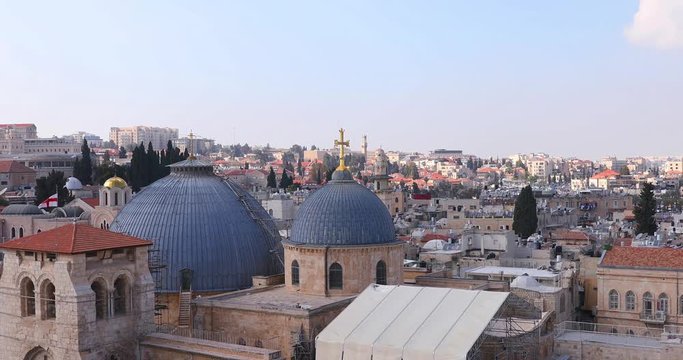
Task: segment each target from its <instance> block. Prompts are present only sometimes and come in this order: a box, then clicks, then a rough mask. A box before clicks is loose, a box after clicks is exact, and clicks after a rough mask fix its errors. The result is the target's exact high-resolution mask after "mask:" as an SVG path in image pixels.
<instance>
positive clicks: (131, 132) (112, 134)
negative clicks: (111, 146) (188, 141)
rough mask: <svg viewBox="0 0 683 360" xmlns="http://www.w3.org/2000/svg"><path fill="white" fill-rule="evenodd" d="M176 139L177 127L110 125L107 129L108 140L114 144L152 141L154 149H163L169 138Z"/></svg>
mask: <svg viewBox="0 0 683 360" xmlns="http://www.w3.org/2000/svg"><path fill="white" fill-rule="evenodd" d="M177 139H178V129H175V128H167V127H166V128H162V127H154V126H130V127H112V128H111V129H110V130H109V140H110V141H113V142H114V143H115V144H116V146H127V145H130V144H136V145H137V144H140V143H144V144H145V146H147V144H149V143H150V142H151V143H152V146H153V147H154V148H155V149H164V148H166V144H167V143H168V141H169V140H171V141H173V140H177Z"/></svg>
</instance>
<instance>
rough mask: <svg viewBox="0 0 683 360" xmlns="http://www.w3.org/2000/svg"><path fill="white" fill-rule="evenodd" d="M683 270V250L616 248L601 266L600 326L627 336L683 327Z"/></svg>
mask: <svg viewBox="0 0 683 360" xmlns="http://www.w3.org/2000/svg"><path fill="white" fill-rule="evenodd" d="M681 270H683V249H676V248H645V247H622V246H615V247H613V248H612V249H611V250H609V251H607V253H606V254H605V255H604V256H603V258H602V260H601V261H600V263H599V264H598V270H597V277H598V284H597V288H598V305H597V320H598V322H599V323H601V324H609V325H614V326H615V329H620V328H622V327H623V331H626V332H628V331H633V332H635V330H631V328H633V329H635V328H638V329H645V330H646V331H649V330H647V329H657V330H659V331H661V330H662V327H663V326H664V325H678V326H680V325H683V289H682V288H681V287H680V283H681V282H682V281H683V275H682V274H681ZM626 327H628V329H627V328H626ZM617 331H618V330H617ZM636 335H643V334H636Z"/></svg>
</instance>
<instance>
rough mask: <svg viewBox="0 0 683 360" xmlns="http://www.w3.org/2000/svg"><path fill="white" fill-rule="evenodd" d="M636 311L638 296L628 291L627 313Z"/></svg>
mask: <svg viewBox="0 0 683 360" xmlns="http://www.w3.org/2000/svg"><path fill="white" fill-rule="evenodd" d="M635 310H636V294H634V293H633V291H630V290H629V291H628V292H627V293H626V311H635Z"/></svg>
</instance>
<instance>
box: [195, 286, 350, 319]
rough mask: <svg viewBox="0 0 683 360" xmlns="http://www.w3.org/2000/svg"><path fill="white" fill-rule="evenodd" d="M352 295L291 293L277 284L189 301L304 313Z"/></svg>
mask: <svg viewBox="0 0 683 360" xmlns="http://www.w3.org/2000/svg"><path fill="white" fill-rule="evenodd" d="M355 298H356V297H355V296H331V297H324V296H316V295H306V294H301V293H295V292H291V291H289V290H287V289H286V288H285V286H284V285H277V286H271V287H264V288H250V289H246V290H240V291H235V292H229V293H225V294H219V295H213V296H206V297H201V298H197V299H194V300H193V302H194V303H195V304H197V306H207V307H219V308H227V309H242V310H252V311H266V312H269V311H272V312H278V313H283V312H285V313H289V314H292V315H308V314H310V313H313V312H316V311H317V310H320V309H324V308H327V307H329V306H335V305H339V304H342V303H345V304H349V303H351V301H353V299H355Z"/></svg>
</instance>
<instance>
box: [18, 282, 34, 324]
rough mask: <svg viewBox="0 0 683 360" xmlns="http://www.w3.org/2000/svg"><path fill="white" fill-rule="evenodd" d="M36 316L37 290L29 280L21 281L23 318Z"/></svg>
mask: <svg viewBox="0 0 683 360" xmlns="http://www.w3.org/2000/svg"><path fill="white" fill-rule="evenodd" d="M35 314H36V288H35V285H33V281H31V279H29V278H23V279H22V280H21V316H34V315H35Z"/></svg>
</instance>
